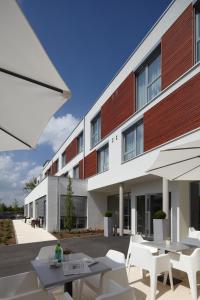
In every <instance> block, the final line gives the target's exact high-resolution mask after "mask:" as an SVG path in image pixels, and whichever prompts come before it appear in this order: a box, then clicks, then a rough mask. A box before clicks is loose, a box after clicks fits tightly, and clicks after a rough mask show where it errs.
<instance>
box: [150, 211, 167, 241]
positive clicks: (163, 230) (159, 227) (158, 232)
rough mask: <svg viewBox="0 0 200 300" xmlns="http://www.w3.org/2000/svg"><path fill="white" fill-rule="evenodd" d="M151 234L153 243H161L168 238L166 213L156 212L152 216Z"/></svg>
mask: <svg viewBox="0 0 200 300" xmlns="http://www.w3.org/2000/svg"><path fill="white" fill-rule="evenodd" d="M153 234H154V241H163V240H166V238H167V237H168V236H169V233H168V220H167V219H166V213H165V212H164V211H162V210H158V211H156V212H155V214H154V216H153Z"/></svg>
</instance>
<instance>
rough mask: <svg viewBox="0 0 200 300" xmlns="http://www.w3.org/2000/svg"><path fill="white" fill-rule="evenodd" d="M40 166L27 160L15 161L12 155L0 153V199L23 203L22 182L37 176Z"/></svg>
mask: <svg viewBox="0 0 200 300" xmlns="http://www.w3.org/2000/svg"><path fill="white" fill-rule="evenodd" d="M41 170H42V166H39V165H36V164H35V163H33V162H30V163H29V162H28V161H25V160H24V161H15V159H14V156H13V155H8V154H5V155H4V154H3V155H0V199H2V200H3V201H4V202H5V203H9V204H10V203H12V202H13V200H14V199H17V200H18V201H20V203H21V204H23V200H24V196H25V191H24V183H25V182H26V181H27V180H29V179H31V178H32V177H34V176H38V175H39V174H40V172H41Z"/></svg>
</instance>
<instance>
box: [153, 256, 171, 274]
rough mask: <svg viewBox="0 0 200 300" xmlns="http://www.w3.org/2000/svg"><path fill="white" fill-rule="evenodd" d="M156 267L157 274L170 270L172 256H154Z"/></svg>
mask: <svg viewBox="0 0 200 300" xmlns="http://www.w3.org/2000/svg"><path fill="white" fill-rule="evenodd" d="M153 259H154V260H155V265H156V272H157V273H161V272H164V271H167V270H169V269H170V266H171V265H170V256H169V255H168V254H160V255H158V256H153Z"/></svg>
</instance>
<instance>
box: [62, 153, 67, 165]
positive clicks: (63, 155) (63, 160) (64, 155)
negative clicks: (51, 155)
mask: <svg viewBox="0 0 200 300" xmlns="http://www.w3.org/2000/svg"><path fill="white" fill-rule="evenodd" d="M65 165H66V151H64V152H63V153H62V167H64V166H65Z"/></svg>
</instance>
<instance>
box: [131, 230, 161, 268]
mask: <svg viewBox="0 0 200 300" xmlns="http://www.w3.org/2000/svg"><path fill="white" fill-rule="evenodd" d="M143 242H148V241H146V240H144V239H143V237H142V236H141V235H140V234H135V235H131V236H130V241H129V247H128V252H127V257H126V267H127V268H129V271H130V258H131V251H132V246H133V244H134V243H139V244H140V243H143ZM142 246H143V247H145V248H148V249H149V250H150V251H151V253H152V254H156V253H158V249H157V248H154V247H151V246H146V245H142Z"/></svg>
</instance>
